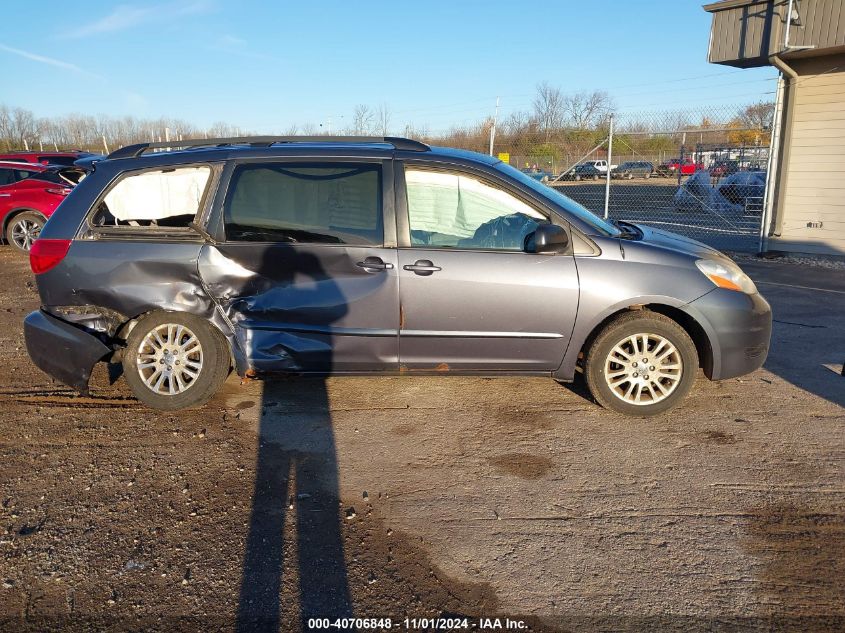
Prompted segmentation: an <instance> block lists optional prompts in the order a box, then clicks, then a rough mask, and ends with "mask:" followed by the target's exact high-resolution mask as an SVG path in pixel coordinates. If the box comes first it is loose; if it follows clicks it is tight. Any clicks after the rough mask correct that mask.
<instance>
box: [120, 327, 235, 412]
mask: <svg viewBox="0 0 845 633" xmlns="http://www.w3.org/2000/svg"><path fill="white" fill-rule="evenodd" d="M229 369H230V362H229V349H228V344H227V343H226V340H225V338H224V337H223V335H222V334H220V333H219V332H218V331H216V330H215V329H214V328H213V327H212V326H211V325H210V324H209V323H208V322H207V321H205V320H204V319H200V318H197V317H195V316H193V315H191V314H183V313H178V312H156V313H153V314H149V315H147V316H145V317H143V318H142V319H141V320H139V321H138V322H137V323H136V324H135V327H134V328H133V329H132V331H131V332H130V333H129V337H128V338H127V339H126V351H125V352H124V355H123V373H124V376H125V377H126V382H128V383H129V386H130V387H131V388H132V392H133V393H134V394H135V397H136V398H138V400H140V401H141V402H143V403H144V404H146V405H148V406H150V407H153V408H155V409H161V410H176V409H184V408H187V407H193V406H198V405H201V404H204V403H205V402H208V400H210V399H211V397H212V396H214V394H215V393H216V392H217V390H218V389H219V388H220V386H221V385H222V384H223V381H225V380H226V377H227V376H228V375H229Z"/></svg>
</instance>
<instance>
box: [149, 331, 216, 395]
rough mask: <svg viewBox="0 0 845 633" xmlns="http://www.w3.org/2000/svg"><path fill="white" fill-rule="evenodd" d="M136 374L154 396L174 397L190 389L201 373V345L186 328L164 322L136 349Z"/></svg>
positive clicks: (150, 332) (194, 335)
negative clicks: (155, 394)
mask: <svg viewBox="0 0 845 633" xmlns="http://www.w3.org/2000/svg"><path fill="white" fill-rule="evenodd" d="M137 367H138V374H139V375H140V376H141V380H142V381H143V382H144V384H145V385H146V386H147V388H148V389H149V390H150V391H152V392H153V393H157V394H162V395H168V396H175V395H178V394H180V393H184V392H185V391H187V390H188V389H190V388H191V387H192V386H193V385H194V383H195V382H196V381H197V379H198V378H199V376H200V372H202V367H203V351H202V344H201V343H200V341H199V339H198V338H197V336H196V334H194V333H193V332H192V331H191V330H190V329H189V328H187V327H185V326H184V325H180V324H178V323H165V324H163V325H159V326H156V327H155V328H153V329H152V330H150V331H149V332H148V333H147V335H146V336H145V337H144V339H143V340H142V341H141V344H140V345H139V346H138V363H137Z"/></svg>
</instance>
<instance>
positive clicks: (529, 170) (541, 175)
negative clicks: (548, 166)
mask: <svg viewBox="0 0 845 633" xmlns="http://www.w3.org/2000/svg"><path fill="white" fill-rule="evenodd" d="M522 173H523V174H525V175H526V176H528V177H529V178H533V179H534V180H538V181H540V182H549V180H551V178H552V177H553V176H552V174H551V172H548V171H546V170H545V169H540V168H539V167H526V168H525V169H523V170H522Z"/></svg>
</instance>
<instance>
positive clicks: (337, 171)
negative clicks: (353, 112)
mask: <svg viewBox="0 0 845 633" xmlns="http://www.w3.org/2000/svg"><path fill="white" fill-rule="evenodd" d="M224 219H225V228H226V237H227V239H229V240H236V241H249V242H290V243H295V242H304V243H320V244H351V245H363V246H375V245H381V244H382V243H383V242H384V231H383V228H382V213H381V168H380V167H379V166H378V165H361V164H349V163H338V164H320V165H294V164H290V163H260V164H249V165H239V166H238V167H236V168H235V172H234V173H233V174H232V181H231V184H230V186H229V192H228V195H227V196H226V206H225V211H224Z"/></svg>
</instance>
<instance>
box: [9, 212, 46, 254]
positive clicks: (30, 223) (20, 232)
mask: <svg viewBox="0 0 845 633" xmlns="http://www.w3.org/2000/svg"><path fill="white" fill-rule="evenodd" d="M40 233H41V225H40V224H39V223H38V222H36V221H35V220H26V219H24V220H18V221H17V222H15V225H14V226H13V227H12V241H13V242H14V243H15V245H16V246H17V247H18V248H22V249H23V250H25V251H28V250H29V249H30V248H32V243H33V242H34V241H35V240H37V239H38V235H39V234H40Z"/></svg>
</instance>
